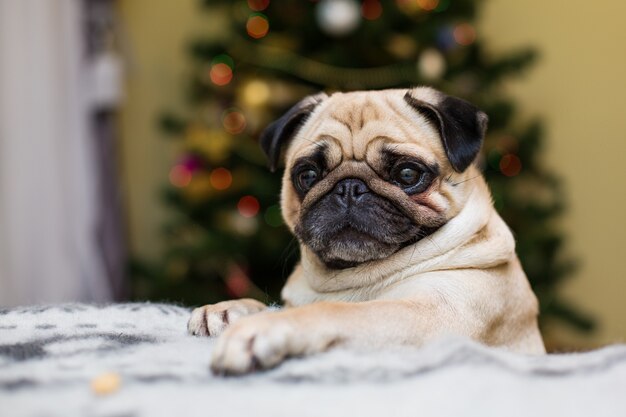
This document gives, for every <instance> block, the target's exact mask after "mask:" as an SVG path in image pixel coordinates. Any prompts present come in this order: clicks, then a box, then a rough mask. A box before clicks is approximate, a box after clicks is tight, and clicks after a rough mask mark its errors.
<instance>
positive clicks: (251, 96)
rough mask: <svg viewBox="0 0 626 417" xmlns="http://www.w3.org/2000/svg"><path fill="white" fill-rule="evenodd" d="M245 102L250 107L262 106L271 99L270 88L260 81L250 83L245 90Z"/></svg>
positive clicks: (243, 94)
mask: <svg viewBox="0 0 626 417" xmlns="http://www.w3.org/2000/svg"><path fill="white" fill-rule="evenodd" d="M242 96H243V101H244V102H245V103H246V104H247V105H249V106H253V107H256V106H262V105H264V104H265V103H267V100H269V98H270V87H269V86H268V85H267V83H266V82H264V81H260V80H253V81H250V82H249V83H248V84H246V86H245V87H244V88H243V93H242Z"/></svg>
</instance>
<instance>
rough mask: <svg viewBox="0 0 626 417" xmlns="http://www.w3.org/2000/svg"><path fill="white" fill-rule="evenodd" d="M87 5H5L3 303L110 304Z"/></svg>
mask: <svg viewBox="0 0 626 417" xmlns="http://www.w3.org/2000/svg"><path fill="white" fill-rule="evenodd" d="M81 13H82V10H81V2H80V1H78V0H0V305H1V306H13V305H21V304H33V303H51V302H61V301H106V300H109V299H111V297H112V293H111V288H110V284H109V283H108V281H107V279H106V278H105V275H104V266H103V262H102V257H101V254H100V253H99V249H98V245H97V243H96V237H95V234H96V233H95V228H96V223H97V219H96V218H97V211H98V207H97V206H98V204H97V201H98V199H97V195H98V179H97V177H96V175H97V174H96V171H97V170H96V169H94V166H96V164H95V162H96V161H95V159H94V153H93V152H94V149H93V143H94V142H93V139H92V138H91V137H90V132H89V118H88V117H89V115H88V103H87V101H88V93H87V89H86V87H88V86H87V85H86V84H85V80H86V76H85V71H84V67H85V63H84V59H83V56H84V38H85V37H84V35H83V33H82V31H83V27H82V24H83V19H82V15H81Z"/></svg>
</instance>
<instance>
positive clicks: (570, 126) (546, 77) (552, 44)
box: [482, 0, 626, 343]
mask: <svg viewBox="0 0 626 417" xmlns="http://www.w3.org/2000/svg"><path fill="white" fill-rule="evenodd" d="M624 15H626V2H621V1H617V0H614V1H608V0H602V1H597V2H589V1H583V0H570V1H542V0H526V1H511V0H490V1H487V2H486V9H485V10H484V14H483V20H482V33H483V35H484V36H485V37H486V38H487V39H488V41H489V43H490V45H491V46H492V47H493V50H496V51H497V50H508V49H510V48H511V47H515V46H520V45H526V44H532V45H536V46H537V47H538V48H539V50H540V52H541V55H542V59H541V60H540V62H539V64H538V65H536V66H535V67H534V68H533V69H532V70H531V71H530V73H529V74H528V76H526V77H523V78H522V79H519V80H516V81H514V82H511V83H510V84H509V90H510V92H511V94H512V95H513V96H514V97H516V98H517V99H518V100H519V103H520V105H521V107H522V110H523V112H524V113H526V114H527V115H536V114H539V115H542V116H543V117H544V118H545V120H546V127H547V130H548V139H549V142H548V144H547V153H546V155H545V162H546V164H547V166H549V167H550V168H553V169H554V170H555V171H557V172H558V173H560V174H561V175H562V176H563V177H564V179H565V181H566V184H567V190H568V196H569V200H570V210H569V213H568V214H567V216H566V217H565V219H564V221H563V223H562V225H563V228H564V230H565V231H566V233H567V234H568V235H569V236H571V239H570V248H571V251H572V253H574V254H576V255H578V256H579V257H580V259H581V261H582V266H581V268H580V270H579V271H578V274H577V276H576V278H574V279H572V280H571V281H570V282H569V283H567V285H566V286H565V289H564V295H566V296H568V297H569V298H571V299H572V300H575V301H576V302H577V303H579V304H580V306H582V307H585V308H586V309H588V310H589V311H590V312H593V313H595V314H596V315H597V317H598V318H599V319H600V320H601V323H602V327H601V328H600V329H599V330H598V332H597V334H596V335H595V337H594V339H595V340H594V342H595V343H607V342H611V341H618V340H622V341H623V340H624V339H626V272H625V268H624V266H623V263H622V262H623V260H624V258H622V257H623V256H624V251H625V249H626V215H625V209H624V207H625V206H626V165H624V155H625V154H626V48H625V46H624V39H626V26H625V25H624V24H623V16H624Z"/></svg>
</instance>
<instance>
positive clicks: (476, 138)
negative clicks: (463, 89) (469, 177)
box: [404, 91, 488, 172]
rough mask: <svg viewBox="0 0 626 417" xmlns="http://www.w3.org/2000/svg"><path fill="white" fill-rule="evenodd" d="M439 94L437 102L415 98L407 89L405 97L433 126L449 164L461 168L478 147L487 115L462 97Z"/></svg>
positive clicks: (473, 155)
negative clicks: (441, 142) (439, 136)
mask: <svg viewBox="0 0 626 417" xmlns="http://www.w3.org/2000/svg"><path fill="white" fill-rule="evenodd" d="M438 94H439V95H440V100H439V102H438V103H437V104H436V105H435V104H431V103H427V102H425V101H423V100H419V99H416V98H415V97H413V96H412V95H411V92H410V91H409V92H407V93H406V95H405V96H404V100H405V101H406V102H407V103H408V104H409V105H411V106H412V107H413V108H415V109H416V110H417V111H418V112H420V113H421V114H423V115H424V116H426V117H427V118H428V119H429V120H430V121H431V122H432V123H433V124H434V125H435V126H436V128H437V130H438V131H439V134H440V135H441V140H442V141H443V147H444V149H445V150H446V155H447V156H448V160H449V161H450V164H451V165H452V168H454V170H455V171H457V172H463V171H465V170H466V169H467V167H468V166H470V164H471V163H472V162H474V159H476V156H477V155H478V152H479V151H480V147H481V146H482V142H483V138H484V137H485V131H486V130H487V121H488V118H487V115H486V114H485V113H484V112H482V111H480V110H479V109H478V108H477V107H476V106H474V105H473V104H471V103H469V102H467V101H465V100H463V99H460V98H457V97H451V96H447V95H445V94H443V93H438Z"/></svg>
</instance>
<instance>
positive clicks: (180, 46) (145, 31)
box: [120, 0, 203, 256]
mask: <svg viewBox="0 0 626 417" xmlns="http://www.w3.org/2000/svg"><path fill="white" fill-rule="evenodd" d="M197 3H198V1H197V0H176V1H172V0H122V1H121V2H120V12H121V16H122V20H123V28H124V32H125V33H124V34H125V35H126V38H125V39H124V40H123V41H124V44H123V48H124V49H125V50H126V51H125V52H126V53H127V54H128V58H129V66H128V74H127V79H128V82H127V97H126V101H125V104H124V107H123V109H122V110H123V111H122V117H121V124H122V146H121V147H122V149H121V151H122V152H121V155H122V165H123V169H124V181H125V184H124V185H125V191H126V193H125V194H126V200H127V207H128V213H129V218H128V223H129V232H130V237H131V249H132V250H133V253H136V254H139V255H143V256H157V255H158V253H159V250H160V246H159V242H160V239H159V236H160V227H161V225H162V224H163V221H164V219H165V218H166V210H165V209H164V208H163V204H162V202H161V199H160V195H159V193H160V191H161V188H162V187H163V185H164V184H166V182H167V175H168V169H167V167H168V166H169V165H170V164H171V161H172V159H171V158H172V157H173V153H172V152H171V143H170V142H169V141H168V138H167V137H165V136H164V135H163V133H162V132H161V131H160V129H159V128H158V126H157V119H158V115H159V114H160V113H161V112H162V111H164V110H166V109H174V110H176V109H184V103H185V100H184V87H185V83H186V82H187V77H186V75H187V74H188V72H187V71H188V70H189V59H188V56H187V54H186V47H187V45H188V42H189V41H190V40H191V39H193V38H194V35H195V34H197V33H198V32H200V31H201V28H202V22H203V19H202V16H199V15H198V13H197V7H196V5H197Z"/></svg>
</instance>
